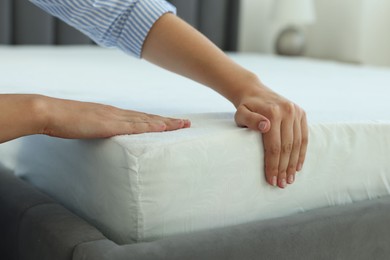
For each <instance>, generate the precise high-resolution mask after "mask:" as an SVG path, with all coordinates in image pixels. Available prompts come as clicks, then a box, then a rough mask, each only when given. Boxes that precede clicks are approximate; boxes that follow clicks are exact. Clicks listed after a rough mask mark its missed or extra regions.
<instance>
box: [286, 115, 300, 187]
mask: <svg viewBox="0 0 390 260" xmlns="http://www.w3.org/2000/svg"><path fill="white" fill-rule="evenodd" d="M301 139H302V135H301V124H300V121H298V120H295V121H294V141H293V147H292V151H291V155H290V162H289V164H288V168H287V183H288V184H292V183H293V182H294V181H295V174H296V171H297V166H298V159H299V153H300V150H301Z"/></svg>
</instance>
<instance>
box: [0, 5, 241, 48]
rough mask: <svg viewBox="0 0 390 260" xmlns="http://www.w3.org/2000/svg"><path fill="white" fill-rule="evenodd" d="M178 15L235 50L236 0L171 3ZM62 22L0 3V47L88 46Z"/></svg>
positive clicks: (29, 7)
mask: <svg viewBox="0 0 390 260" xmlns="http://www.w3.org/2000/svg"><path fill="white" fill-rule="evenodd" d="M171 2H172V3H173V4H174V5H176V6H177V8H178V15H179V16H181V17H182V18H183V19H185V20H187V21H188V22H189V23H191V24H192V25H193V26H195V27H196V28H199V30H200V31H202V32H203V33H205V34H206V35H207V36H208V37H209V38H210V39H211V40H212V41H214V42H215V43H216V44H217V45H218V46H219V47H221V48H223V49H225V50H229V51H233V50H236V49H237V35H238V32H237V30H238V12H239V10H238V7H239V4H238V3H239V1H238V0H212V1H209V0H172V1H171ZM91 43H92V42H91V41H90V40H89V39H88V38H87V37H85V36H84V35H82V34H81V33H79V32H78V31H76V30H75V29H73V28H71V27H69V26H68V25H66V24H64V23H63V22H61V21H59V20H58V19H55V18H53V17H51V16H50V15H48V14H46V13H45V12H43V11H41V10H40V9H39V8H37V7H35V6H34V5H33V4H31V3H30V2H29V1H28V0H1V1H0V44H91Z"/></svg>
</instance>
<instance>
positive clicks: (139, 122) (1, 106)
mask: <svg viewBox="0 0 390 260" xmlns="http://www.w3.org/2000/svg"><path fill="white" fill-rule="evenodd" d="M0 111H2V113H1V115H0V143H1V142H5V141H8V140H11V139H14V138H17V137H21V136H25V135H31V134H46V135H50V136H53V137H60V138H72V139H84V138H106V137H112V136H115V135H124V134H140V133H146V132H163V131H172V130H177V129H181V128H187V127H190V121H188V120H183V119H172V118H166V117H161V116H156V115H150V114H145V113H140V112H136V111H131V110H123V109H119V108H116V107H112V106H107V105H101V104H96V103H89V102H79V101H72V100H64V99H58V98H51V97H46V96H41V95H0Z"/></svg>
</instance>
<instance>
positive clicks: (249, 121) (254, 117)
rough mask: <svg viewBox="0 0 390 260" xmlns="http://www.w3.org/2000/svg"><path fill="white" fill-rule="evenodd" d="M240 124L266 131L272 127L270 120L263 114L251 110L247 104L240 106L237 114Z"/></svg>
mask: <svg viewBox="0 0 390 260" xmlns="http://www.w3.org/2000/svg"><path fill="white" fill-rule="evenodd" d="M235 121H236V123H237V125H238V126H241V127H248V128H249V129H252V130H256V131H260V132H262V133H266V132H268V131H269V130H270V128H271V123H270V121H269V120H268V119H267V118H266V117H265V116H263V115H261V114H259V113H255V112H252V111H250V110H249V109H248V108H247V107H246V106H240V107H239V108H238V109H237V112H236V114H235Z"/></svg>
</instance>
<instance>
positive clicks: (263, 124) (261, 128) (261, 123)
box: [259, 121, 267, 131]
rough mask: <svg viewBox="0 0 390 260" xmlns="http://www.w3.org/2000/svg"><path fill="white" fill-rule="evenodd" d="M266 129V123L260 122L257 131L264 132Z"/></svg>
mask: <svg viewBox="0 0 390 260" xmlns="http://www.w3.org/2000/svg"><path fill="white" fill-rule="evenodd" d="M266 128H267V121H261V122H260V123H259V129H260V131H264V130H265V129H266Z"/></svg>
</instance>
